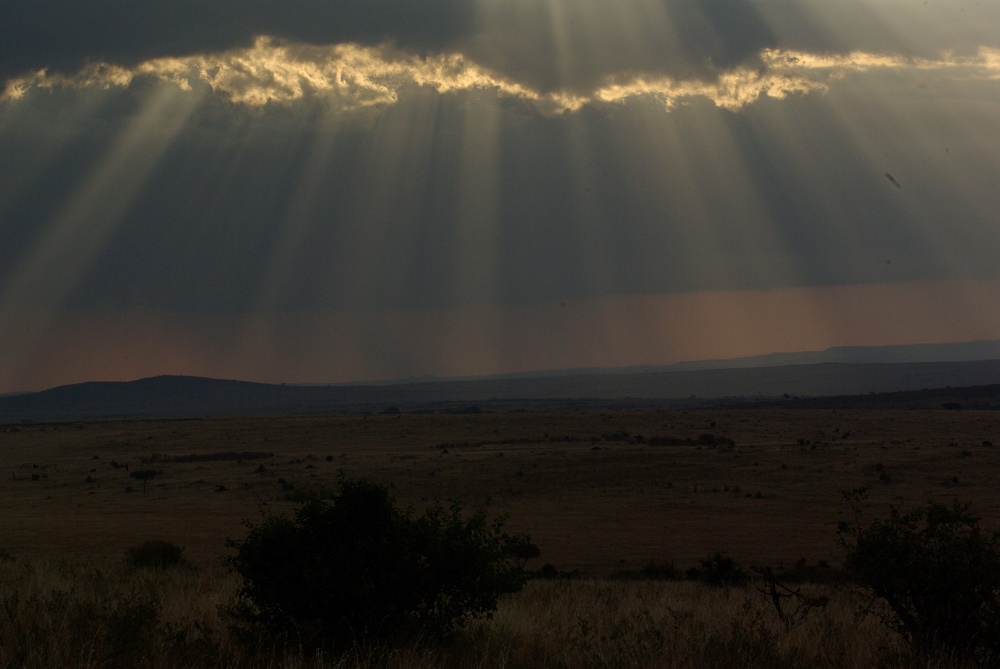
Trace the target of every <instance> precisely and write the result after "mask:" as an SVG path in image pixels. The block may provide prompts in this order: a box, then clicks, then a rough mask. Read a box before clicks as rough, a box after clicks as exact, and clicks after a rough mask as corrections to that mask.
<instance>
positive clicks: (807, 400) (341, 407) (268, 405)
mask: <svg viewBox="0 0 1000 669" xmlns="http://www.w3.org/2000/svg"><path fill="white" fill-rule="evenodd" d="M998 382H1000V360H985V361H984V360H975V361H961V362H918V363H867V364H864V363H832V362H831V363H818V364H802V365H780V366H769V367H756V368H749V367H747V368H730V369H697V370H668V371H617V372H599V371H592V372H578V373H566V374H563V375H557V374H547V375H539V376H517V377H505V378H489V379H473V380H439V381H422V382H410V383H398V384H378V385H330V386H299V385H286V384H281V385H277V384H265V383H252V382H247V381H234V380H219V379H207V378H199V377H184V376H159V377H154V378H148V379H141V380H137V381H128V382H88V383H81V384H74V385H68V386H60V387H58V388H52V389H49V390H45V391H41V392H37V393H27V394H23V395H14V396H7V397H0V422H4V423H12V422H23V421H67V420H102V419H111V418H192V417H202V416H265V415H308V414H328V413H361V412H373V413H378V412H384V411H395V410H397V409H398V410H403V411H408V412H421V411H439V412H457V411H477V410H483V409H497V410H499V409H518V408H558V409H573V408H585V407H592V408H599V407H602V408H614V407H654V406H660V407H673V408H688V407H699V406H713V405H716V406H717V405H733V404H739V405H748V404H759V403H765V404H766V403H773V402H775V401H780V402H783V403H790V404H798V405H803V406H805V405H808V406H810V407H813V408H816V407H819V406H867V405H873V406H875V405H877V406H882V407H888V406H898V407H910V406H913V407H916V406H920V407H922V408H928V407H930V408H939V407H940V405H941V404H944V403H949V404H953V403H959V404H961V403H965V405H968V406H972V405H973V404H974V405H975V406H980V407H983V408H993V407H994V406H1000V387H997V388H994V387H991V386H993V385H994V384H996V383H998ZM969 387H977V388H978V389H977V390H966V391H964V394H963V393H961V392H958V391H957V390H955V389H958V388H969ZM934 389H938V390H934ZM887 393H888V394H889V395H884V394H887ZM963 398H964V399H963ZM970 402H971V403H972V404H970Z"/></svg>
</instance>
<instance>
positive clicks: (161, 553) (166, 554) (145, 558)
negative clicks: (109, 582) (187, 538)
mask: <svg viewBox="0 0 1000 669" xmlns="http://www.w3.org/2000/svg"><path fill="white" fill-rule="evenodd" d="M183 554H184V549H183V548H181V547H180V546H178V545H177V544H172V543H170V542H169V541H161V540H159V539H155V540H153V541H144V542H143V543H141V544H139V545H137V546H132V547H131V548H129V549H128V550H127V551H126V552H125V562H127V563H128V564H129V565H130V566H132V567H140V568H142V567H152V568H156V569H166V568H167V567H174V566H176V565H178V564H180V563H181V559H182V558H183Z"/></svg>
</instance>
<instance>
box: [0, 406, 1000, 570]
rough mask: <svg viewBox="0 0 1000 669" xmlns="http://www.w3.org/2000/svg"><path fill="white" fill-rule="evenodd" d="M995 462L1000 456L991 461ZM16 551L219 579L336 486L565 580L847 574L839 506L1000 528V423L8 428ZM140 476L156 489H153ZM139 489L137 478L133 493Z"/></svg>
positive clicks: (539, 420) (507, 417) (940, 417)
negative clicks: (722, 561) (523, 540)
mask: <svg viewBox="0 0 1000 669" xmlns="http://www.w3.org/2000/svg"><path fill="white" fill-rule="evenodd" d="M994 444H997V445H998V446H994ZM0 454H2V462H3V466H4V468H5V469H6V470H7V471H5V472H3V473H2V478H0V504H2V508H3V509H4V512H3V514H0V548H3V549H4V550H6V551H8V552H9V553H11V554H13V555H15V556H24V557H31V558H42V559H47V560H68V561H83V562H90V561H98V562H100V561H104V560H108V559H112V560H117V559H120V558H121V557H122V556H123V555H124V552H125V550H126V549H127V548H128V547H129V546H132V545H135V544H137V543H139V542H142V541H145V540H149V539H163V540H167V541H171V542H174V543H176V544H178V545H180V546H184V547H185V549H186V552H185V556H186V557H187V558H188V559H189V560H191V561H192V562H194V563H195V564H202V565H206V566H207V565H217V564H218V560H219V558H220V557H221V556H223V555H225V554H226V547H225V540H226V537H238V536H240V535H241V533H242V531H243V527H242V521H243V520H244V519H251V520H258V519H259V518H260V517H261V514H262V513H283V512H286V511H288V510H290V509H292V508H294V506H295V502H294V500H295V499H298V498H301V497H302V495H303V494H305V493H308V492H322V491H323V490H330V489H332V488H334V487H335V485H336V481H337V476H338V472H341V471H343V472H344V473H346V474H347V475H350V476H366V477H370V478H372V479H375V480H377V481H380V482H386V483H392V484H393V485H394V486H395V488H396V491H397V494H398V497H399V500H400V501H401V502H402V503H403V504H405V505H412V506H413V507H415V508H420V507H421V505H425V504H428V503H432V502H447V501H448V500H450V499H458V500H461V501H462V502H463V503H464V504H465V506H466V507H467V508H475V507H479V506H482V505H487V506H488V508H489V510H490V511H491V512H492V513H496V514H501V513H503V514H507V516H508V523H507V527H508V528H509V529H511V530H516V531H523V532H527V533H529V534H530V535H531V536H532V538H533V540H534V542H535V543H536V544H537V545H538V546H539V547H540V549H541V552H542V556H541V558H540V559H539V560H537V561H536V562H537V564H535V565H534V566H535V567H537V566H540V565H541V564H543V563H551V564H553V565H555V566H556V567H557V568H558V569H560V570H567V571H568V570H579V571H580V572H581V573H583V574H590V575H595V576H602V575H608V574H610V573H613V572H615V571H620V570H628V569H637V568H640V567H642V566H643V565H644V564H647V563H649V562H650V561H655V562H657V563H663V562H673V563H675V564H676V566H677V567H678V568H680V569H684V568H687V567H689V566H692V565H695V564H697V561H698V559H700V558H703V557H705V556H707V555H709V554H711V553H714V552H716V551H721V552H723V553H726V554H729V555H731V556H732V557H734V558H735V559H736V560H737V561H738V562H740V563H741V564H744V565H746V566H750V565H765V564H767V565H774V566H778V565H781V564H784V565H786V566H787V565H791V564H793V563H795V562H797V561H799V560H800V559H802V558H804V559H805V560H806V562H807V563H808V564H815V563H819V562H820V561H827V562H829V563H830V564H832V565H836V564H839V559H840V553H839V550H838V547H837V543H836V525H837V522H838V521H839V520H840V519H842V518H844V517H845V513H846V507H845V504H844V502H843V501H842V499H841V491H842V490H844V489H850V488H855V487H859V486H869V487H870V492H869V494H868V500H869V508H868V512H870V513H871V514H881V513H884V512H885V511H887V510H888V508H889V506H890V505H892V504H895V505H900V506H903V507H906V506H909V505H919V504H923V503H926V502H927V501H929V500H945V501H949V500H951V499H954V498H958V499H961V500H965V501H969V502H972V503H973V510H974V512H975V513H977V514H978V515H979V516H981V517H982V518H983V520H984V525H985V526H986V527H995V526H997V525H998V524H1000V496H998V495H997V494H996V490H997V485H998V483H1000V479H998V477H1000V415H998V414H997V413H995V412H985V411H984V412H977V411H944V410H942V411H836V410H780V409H752V410H697V411H580V412H560V413H544V412H531V411H524V412H509V413H489V412H469V413H464V414H396V415H367V416H333V417H322V418H319V417H308V418H240V419H223V418H219V419H202V420H176V421H175V420H156V421H119V422H114V421H111V422H98V423H54V424H20V425H5V426H0ZM142 472H147V473H149V474H147V476H151V477H152V478H149V480H147V481H145V482H144V481H142V479H141V477H142ZM136 474H139V477H137V476H135V475H136Z"/></svg>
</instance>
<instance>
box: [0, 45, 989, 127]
mask: <svg viewBox="0 0 1000 669" xmlns="http://www.w3.org/2000/svg"><path fill="white" fill-rule="evenodd" d="M755 60H756V61H757V63H758V65H757V66H756V67H753V68H750V67H746V66H736V67H734V68H732V69H729V70H724V71H719V72H718V73H717V74H716V75H715V76H713V77H709V78H688V79H681V78H673V77H664V76H660V77H656V76H651V75H648V74H638V75H634V76H632V77H617V78H613V79H610V80H606V81H604V82H602V83H598V84H595V86H594V87H592V88H590V89H585V90H568V89H563V90H550V91H545V90H540V89H535V88H532V87H531V86H530V85H529V84H528V83H526V82H522V81H518V80H516V79H512V78H510V77H507V76H504V75H503V74H502V73H499V72H496V71H492V70H490V69H488V68H485V67H483V66H481V65H479V64H477V63H476V62H474V61H472V60H471V59H470V58H468V57H467V56H464V55H462V54H460V53H457V52H456V53H445V54H439V55H428V56H423V57H419V56H413V55H408V54H406V53H400V52H398V51H396V50H394V49H390V48H386V47H372V46H363V45H359V44H337V45H332V46H315V45H306V44H295V43H286V42H279V41H277V40H275V39H273V38H270V37H258V38H257V39H256V40H255V42H254V44H253V45H252V46H250V47H248V48H240V49H232V50H229V51H225V52H220V53H214V54H198V55H192V56H187V57H172V58H157V59H153V60H149V61H144V62H141V63H138V64H136V65H135V66H134V67H132V68H125V67H121V66H117V65H114V64H111V63H92V64H90V65H88V66H86V67H84V68H82V69H81V70H79V71H78V72H76V73H73V74H68V75H61V74H53V75H49V74H47V73H45V72H38V73H35V74H32V75H28V76H23V77H19V78H14V79H11V80H10V81H8V83H7V86H6V88H5V90H4V93H3V95H2V97H0V100H2V99H4V98H7V99H11V100H13V99H19V98H21V97H23V96H24V95H25V94H27V93H28V92H29V91H30V90H32V89H33V88H55V87H76V88H87V87H98V88H111V87H122V88H123V87H128V86H129V85H131V84H132V82H133V81H134V80H135V79H137V78H144V77H145V78H152V79H155V80H158V81H161V82H167V83H172V84H175V85H177V86H178V87H180V88H181V89H182V90H185V91H190V90H192V89H194V88H198V89H206V88H207V89H210V90H211V91H213V92H215V93H216V94H218V95H220V96H222V97H223V98H225V99H226V100H228V101H230V102H232V103H235V104H239V105H246V106H250V107H261V106H264V105H268V104H290V103H294V102H297V101H300V100H303V99H317V98H318V99H322V100H324V101H325V102H327V103H329V104H331V105H332V106H333V107H335V108H338V109H341V110H351V109H359V108H365V107H380V106H385V105H390V104H394V103H396V102H397V101H398V99H399V94H400V90H401V89H403V88H405V87H407V86H419V87H428V88H431V89H433V90H435V91H436V92H437V93H440V94H447V93H453V92H456V91H468V90H474V89H489V90H495V91H496V92H497V93H498V94H499V95H502V96H505V97H512V98H519V99H522V100H524V101H526V102H528V103H530V104H532V105H534V106H535V107H536V108H537V109H538V110H539V111H541V112H543V113H561V112H566V111H576V110H579V109H580V108H582V107H584V106H586V105H598V104H616V103H621V102H623V101H625V100H628V99H630V98H635V97H643V96H645V97H653V98H655V99H657V100H660V101H661V102H662V103H663V104H664V106H665V107H666V108H667V109H671V108H673V107H675V106H676V105H677V104H682V103H684V102H685V101H686V100H689V99H692V98H704V99H708V100H710V101H711V102H712V103H713V104H715V105H716V106H718V107H722V108H725V109H729V110H732V111H736V110H739V109H741V108H743V107H745V106H746V105H748V104H752V103H753V102H755V101H757V100H758V99H760V98H761V97H770V98H776V99H782V98H785V97H786V96H788V95H792V94H807V93H811V92H817V91H819V92H822V91H825V90H827V89H828V87H829V85H830V82H832V81H836V80H839V79H842V78H844V77H847V76H851V75H854V74H860V73H866V72H871V71H876V70H893V71H915V72H921V71H925V72H948V73H949V74H951V75H952V76H956V77H959V78H969V79H978V80H990V79H997V78H1000V49H990V48H985V47H982V48H980V49H979V50H978V52H977V53H975V54H971V55H966V56H959V55H955V54H942V55H940V56H939V57H938V58H933V59H931V58H916V57H906V56H901V55H895V54H883V53H868V52H851V53H847V54H823V53H818V54H817V53H807V52H798V51H788V50H782V49H764V50H762V51H761V52H760V53H758V54H757V55H756V58H755Z"/></svg>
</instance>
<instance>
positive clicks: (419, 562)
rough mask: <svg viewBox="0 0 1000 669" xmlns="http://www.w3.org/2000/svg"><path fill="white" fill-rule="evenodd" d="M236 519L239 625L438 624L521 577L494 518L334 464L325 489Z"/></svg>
mask: <svg viewBox="0 0 1000 669" xmlns="http://www.w3.org/2000/svg"><path fill="white" fill-rule="evenodd" d="M245 525H246V527H247V530H248V533H247V536H246V538H245V539H243V540H242V541H233V540H230V541H229V545H230V547H231V548H234V549H235V551H236V552H235V554H234V555H233V556H231V557H230V558H229V559H228V560H227V563H228V565H229V567H230V569H231V570H232V571H234V572H235V573H236V574H238V575H239V576H240V578H241V579H242V582H243V583H242V588H241V591H240V600H239V603H238V604H237V606H236V607H235V608H234V611H233V613H234V616H235V618H236V622H237V625H238V626H240V627H242V628H243V629H244V630H245V631H251V632H253V633H254V634H256V635H259V634H260V633H261V632H263V633H266V634H270V635H276V636H278V637H280V638H284V639H285V640H287V641H290V642H293V643H295V644H299V645H302V646H303V647H309V648H330V647H339V648H343V647H349V646H350V645H352V644H355V643H367V642H373V641H395V640H399V639H402V638H406V637H411V636H413V635H417V634H420V635H423V636H424V637H428V636H430V637H439V636H443V635H446V634H447V633H449V632H450V631H452V630H453V629H454V628H455V627H456V626H458V625H460V624H461V623H462V622H464V621H465V620H466V619H468V618H471V617H476V616H488V615H490V614H491V613H492V612H493V611H494V610H495V609H496V605H497V601H498V599H499V597H500V595H501V594H503V593H505V592H514V591H516V590H517V589H519V588H520V587H521V585H522V584H523V581H524V572H523V570H522V569H521V567H520V566H518V562H517V555H516V553H515V546H517V545H518V544H517V541H516V540H515V539H514V538H512V537H510V536H509V535H507V534H506V533H505V532H503V519H502V518H498V519H494V520H490V519H489V518H488V517H487V515H486V513H485V512H484V511H478V512H475V513H472V514H469V515H465V514H464V513H463V511H462V508H461V506H460V505H458V504H457V503H455V504H452V505H451V506H448V507H443V506H440V505H435V506H432V507H431V508H429V509H428V510H427V511H425V512H424V513H423V514H422V515H420V516H414V515H413V513H412V512H411V511H409V510H402V509H400V508H398V507H397V506H396V501H395V497H394V495H393V493H392V490H391V489H390V488H388V487H386V486H383V485H380V484H377V483H373V482H371V481H368V480H365V479H349V478H346V477H344V476H341V478H340V480H339V483H338V489H337V491H336V492H334V493H333V494H332V495H331V496H330V499H328V500H321V499H318V498H315V499H311V500H309V501H306V502H304V503H303V504H301V505H300V506H299V508H298V509H297V510H296V511H295V513H294V516H293V517H291V518H287V517H278V516H270V517H267V518H265V519H264V520H263V522H261V523H260V524H253V523H251V522H249V521H248V522H247V523H245Z"/></svg>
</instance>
